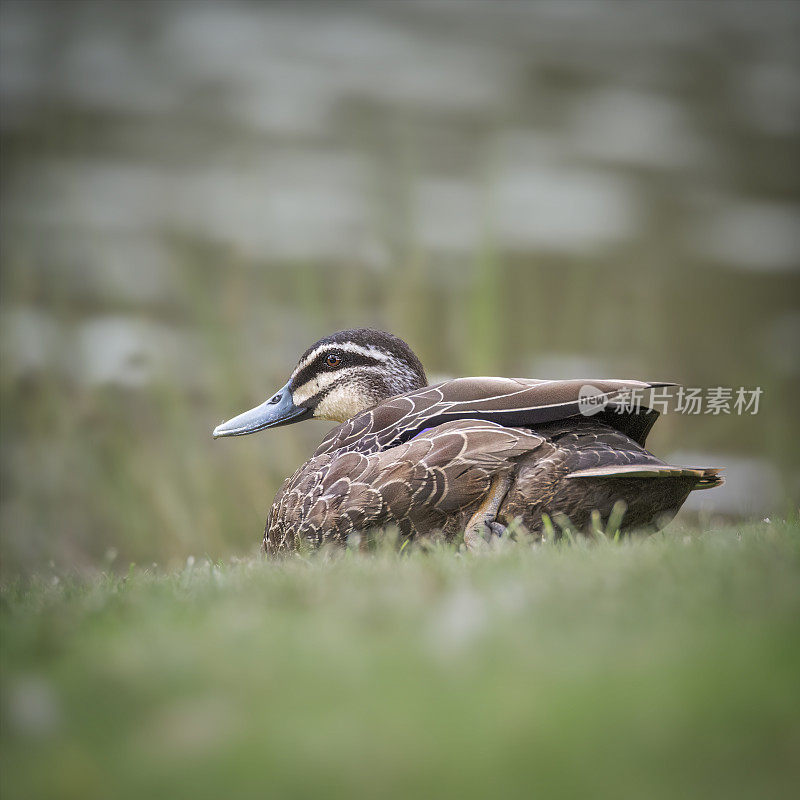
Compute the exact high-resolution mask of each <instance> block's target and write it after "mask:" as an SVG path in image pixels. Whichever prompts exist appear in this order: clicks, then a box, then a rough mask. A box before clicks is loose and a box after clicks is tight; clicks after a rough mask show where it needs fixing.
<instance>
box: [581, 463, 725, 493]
mask: <svg viewBox="0 0 800 800" xmlns="http://www.w3.org/2000/svg"><path fill="white" fill-rule="evenodd" d="M722 469H724V467H676V466H672V465H670V464H663V465H661V464H625V465H611V466H608V467H592V468H591V469H582V470H578V471H577V472H571V473H570V474H569V476H568V477H569V478H636V479H640V478H697V483H696V484H695V485H694V486H693V487H692V491H695V490H697V489H713V488H714V487H715V486H721V485H722V484H723V483H725V478H723V477H722V475H720V474H719V473H720V471H721V470H722Z"/></svg>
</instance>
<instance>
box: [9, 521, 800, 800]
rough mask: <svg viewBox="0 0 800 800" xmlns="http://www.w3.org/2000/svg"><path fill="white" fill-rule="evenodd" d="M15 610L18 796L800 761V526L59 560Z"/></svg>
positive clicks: (646, 774)
mask: <svg viewBox="0 0 800 800" xmlns="http://www.w3.org/2000/svg"><path fill="white" fill-rule="evenodd" d="M0 619H2V628H0V632H1V633H2V637H1V638H0V641H1V642H2V686H3V689H2V704H3V708H2V716H1V719H2V760H3V763H2V772H0V775H2V779H1V780H2V787H1V788H2V796H3V797H4V798H6V800H12V799H13V798H22V797H25V798H35V797H64V798H72V797H74V798H94V797H98V798H100V797H103V798H107V797H136V798H139V797H156V796H172V797H187V796H193V797H217V798H218V797H245V796H253V797H255V796H259V797H264V796H274V797H322V796H325V797H347V798H352V797H363V796H367V797H378V796H381V797H398V798H405V797H417V796H423V794H424V795H426V796H444V795H449V796H456V795H460V796H462V797H467V796H475V797H478V796H483V797H486V796H496V797H532V796H543V797H553V796H556V795H560V796H573V797H600V796H608V797H615V798H620V797H637V798H642V797H647V798H659V797H664V798H668V797H669V798H672V797H678V796H680V797H688V796H693V797H727V798H732V797H780V796H786V797H788V796H791V795H792V794H793V791H794V790H796V789H797V786H798V781H799V780H800V762H798V759H797V753H798V752H800V682H798V675H799V674H800V526H798V524H797V523H796V522H795V523H774V524H761V525H754V526H740V527H728V528H723V529H716V530H709V531H706V532H702V533H700V532H697V531H691V530H688V529H680V528H676V529H673V530H671V531H668V532H667V533H664V534H659V535H656V536H653V537H650V538H646V539H636V540H630V541H623V542H620V543H617V544H614V543H611V542H608V543H604V544H603V543H599V544H586V543H581V542H578V543H576V544H573V545H571V546H568V545H565V544H559V545H545V546H539V547H537V548H534V549H532V550H531V549H527V548H524V547H523V546H521V545H520V546H516V547H511V548H509V549H508V550H505V551H501V552H498V553H492V554H490V555H488V556H485V557H465V556H460V555H457V554H455V553H454V552H453V551H452V550H449V549H444V548H442V549H436V548H434V549H433V550H430V551H428V552H423V551H420V550H417V551H415V552H412V553H404V554H403V555H397V554H396V553H394V552H382V553H381V552H379V553H377V554H372V555H361V554H358V553H354V552H344V553H338V554H325V553H322V554H316V555H314V556H312V557H311V558H308V559H306V558H300V557H297V558H295V559H290V560H287V561H283V562H262V561H261V560H246V561H241V562H237V563H232V564H217V565H215V564H212V563H210V562H202V563H193V564H187V566H186V567H185V568H184V569H183V570H182V571H178V572H170V573H166V574H159V573H152V572H147V571H144V572H140V571H134V570H132V571H131V573H130V574H129V575H128V576H127V577H126V578H120V577H117V576H110V575H104V576H100V577H97V578H96V579H94V580H86V579H81V580H75V579H67V578H64V577H62V578H60V579H58V578H56V577H55V576H53V577H52V578H50V579H45V578H37V579H35V581H34V582H33V583H22V582H20V581H17V582H14V583H11V584H6V585H5V586H4V587H3V590H2V614H1V615H0ZM794 796H796V795H794Z"/></svg>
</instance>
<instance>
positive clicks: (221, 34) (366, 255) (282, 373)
mask: <svg viewBox="0 0 800 800" xmlns="http://www.w3.org/2000/svg"><path fill="white" fill-rule="evenodd" d="M0 8H1V14H2V17H1V19H0V23H1V24H0V98H1V101H2V109H1V110H2V114H1V115H0V158H1V159H2V163H1V165H0V166H1V167H2V197H1V202H2V206H1V208H0V211H1V212H2V213H1V216H0V257H1V258H2V287H1V288H2V297H1V300H0V314H1V316H0V336H1V337H2V338H1V339H0V345H1V350H0V357H1V358H2V362H1V364H2V377H1V378H0V393H1V396H2V417H1V419H0V425H1V430H0V433H1V435H2V473H1V478H2V487H1V488H2V498H1V502H2V505H1V507H0V515H1V516H0V523H1V524H2V540H1V541H2V544H1V549H0V559H1V561H0V563H1V564H2V570H3V574H4V575H5V576H6V577H8V576H9V575H14V574H18V573H30V572H31V571H38V570H49V569H54V568H55V569H61V568H68V569H91V568H97V567H101V568H105V567H107V566H111V567H112V568H114V569H127V568H128V564H129V563H130V562H136V563H137V564H141V565H145V566H147V565H149V564H151V563H153V562H156V563H158V564H160V565H161V564H163V565H166V564H170V563H173V562H178V561H180V562H182V561H185V560H186V558H187V556H188V555H192V554H193V555H195V556H202V555H208V556H209V557H211V558H213V559H216V558H221V557H226V556H231V555H234V554H245V553H249V552H251V551H253V550H254V549H255V548H256V547H257V545H258V542H259V540H260V535H261V530H262V529H263V522H264V519H265V517H266V513H267V509H268V508H269V505H270V503H271V499H272V496H273V494H274V492H275V491H276V489H277V488H278V486H279V484H280V482H281V481H282V480H283V478H284V477H285V476H286V475H288V474H289V473H290V472H292V471H293V470H294V469H295V467H296V466H297V465H298V464H299V463H300V462H302V461H303V460H304V459H305V458H307V457H308V455H309V454H310V453H311V451H312V450H313V448H314V446H315V444H316V443H317V442H318V441H319V439H321V438H322V436H323V435H324V433H325V430H326V427H325V425H324V424H321V423H306V424H304V425H300V426H296V427H288V428H281V429H279V430H276V431H271V432H269V433H266V434H262V435H260V436H253V437H246V438H243V439H234V440H225V441H220V442H213V441H212V439H211V435H210V434H211V429H212V428H213V427H214V426H215V425H216V424H217V423H219V422H220V421H221V420H223V419H227V418H229V417H230V416H232V415H233V414H235V413H238V412H240V411H242V410H244V409H246V408H249V407H251V406H253V405H256V404H257V403H260V402H261V401H262V400H263V399H265V398H266V397H267V396H268V395H269V394H271V393H272V391H273V390H274V389H276V388H277V387H279V386H281V385H282V384H283V383H284V382H285V380H286V378H287V376H288V374H289V372H290V370H291V369H292V367H293V365H294V363H295V361H296V359H297V357H298V355H299V354H300V353H301V352H302V351H303V350H304V349H305V348H306V347H307V346H308V345H309V344H311V343H312V342H313V341H315V340H316V339H318V338H319V337H321V336H323V335H325V334H327V333H330V332H331V331H333V330H337V329H340V328H345V327H355V326H360V325H370V326H375V327H380V328H384V329H386V330H390V331H392V332H394V333H396V334H398V335H400V336H402V337H403V338H405V339H407V340H408V341H409V343H410V344H411V345H412V347H413V348H414V349H415V350H416V351H417V352H418V354H419V355H420V357H421V358H422V360H423V362H424V363H425V365H426V367H427V369H428V372H429V375H430V376H431V377H432V378H436V377H441V376H446V375H464V374H499V375H514V376H530V377H541V378H546V377H548V378H559V377H591V376H614V377H624V378H642V379H663V380H673V381H678V382H681V383H684V384H686V385H688V386H697V387H713V386H729V387H733V388H734V389H736V388H738V387H739V386H746V387H751V388H752V387H756V386H760V387H762V388H763V390H764V394H763V396H762V398H761V404H760V408H759V413H758V414H757V415H755V416H749V415H748V416H737V415H735V414H733V415H730V416H688V415H678V414H668V415H666V416H665V417H664V418H663V419H662V421H661V422H660V423H659V425H657V426H656V428H655V431H654V433H653V435H652V437H651V440H650V444H651V445H652V449H653V450H655V452H657V453H658V454H659V455H662V456H672V457H674V458H679V459H681V460H683V461H684V462H688V463H692V462H699V463H703V464H709V465H725V466H727V468H728V483H727V484H726V486H725V487H723V488H722V489H719V490H715V491H713V492H703V493H698V496H697V498H696V499H695V498H693V499H692V501H691V503H690V504H689V507H688V511H687V512H684V515H686V514H688V515H691V514H692V513H695V514H696V513H700V514H711V515H724V516H726V517H731V518H758V517H763V516H768V515H775V514H783V513H786V512H787V511H788V510H790V509H791V508H792V507H793V505H795V504H796V503H797V500H798V493H799V490H798V486H799V485H800V456H798V452H797V451H798V438H800V437H798V421H797V407H798V402H797V397H798V390H799V389H800V355H799V354H800V347H799V346H798V342H800V271H799V270H800V226H799V225H798V208H799V207H800V204H799V201H798V188H800V163H798V161H799V160H800V159H799V158H798V153H799V150H798V142H799V136H800V92H799V91H798V87H799V86H800V83H799V82H798V78H799V77H800V64H799V63H798V57H797V53H798V47H797V45H798V28H800V5H798V4H797V3H794V2H772V1H770V0H767V1H765V2H758V3H755V2H724V3H723V2H708V3H700V2H685V3H684V2H640V3H628V2H621V3H620V2H611V1H610V0H591V2H580V1H579V0H570V2H525V3H523V2H513V1H511V0H505V2H499V3H498V2H461V3H455V2H446V1H439V2H435V1H431V2H370V3H366V2H353V3H349V2H337V3H332V2H330V3H327V2H323V3H313V2H303V3H294V4H289V3H274V4H268V3H237V2H226V3H211V2H209V3H204V2H179V1H178V0H175V1H174V2H155V1H151V2H139V3H134V2H118V3H83V2H66V1H64V0H60V1H59V2H52V3H49V2H38V1H33V0H28V1H27V2H3V3H2V6H1V7H0Z"/></svg>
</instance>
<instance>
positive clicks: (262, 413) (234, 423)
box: [213, 383, 311, 439]
mask: <svg viewBox="0 0 800 800" xmlns="http://www.w3.org/2000/svg"><path fill="white" fill-rule="evenodd" d="M310 415H311V409H310V408H304V407H303V406H296V405H295V404H294V403H293V402H292V393H291V392H290V391H289V384H288V383H287V384H286V386H284V387H283V388H282V389H279V390H278V391H277V392H276V393H275V394H274V395H273V396H272V397H271V398H270V399H269V400H267V401H266V402H265V403H262V404H261V405H260V406H256V407H255V408H251V409H250V410H249V411H245V412H243V413H242V414H239V415H238V416H236V417H234V418H233V419H229V420H228V421H227V422H223V423H222V424H221V425H217V427H216V428H214V433H213V436H214V438H215V439H219V438H221V437H223V436H246V435H247V434H248V433H256V432H257V431H263V430H264V429H265V428H276V427H278V426H279V425H288V424H289V423H291V422H299V421H300V420H301V419H305V418H306V417H308V416H310Z"/></svg>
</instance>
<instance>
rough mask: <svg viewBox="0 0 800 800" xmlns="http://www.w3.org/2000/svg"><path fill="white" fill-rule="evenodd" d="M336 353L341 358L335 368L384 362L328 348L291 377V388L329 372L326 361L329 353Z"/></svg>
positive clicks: (365, 365) (360, 354)
mask: <svg viewBox="0 0 800 800" xmlns="http://www.w3.org/2000/svg"><path fill="white" fill-rule="evenodd" d="M332 354H333V355H337V356H339V358H341V359H342V360H341V362H340V363H339V364H337V365H336V369H344V368H345V367H376V366H377V367H383V366H385V362H384V361H382V360H381V359H379V358H375V357H373V356H367V355H364V354H363V353H348V352H347V351H342V350H328V351H326V352H324V353H320V354H319V355H318V356H317V357H316V358H315V359H314V360H313V361H312V362H311V363H310V364H307V365H306V366H305V367H303V369H301V370H300V372H298V373H297V375H295V376H294V378H293V379H292V388H295V389H296V388H297V387H299V386H303V384H305V383H308V381H310V380H312V379H313V378H315V377H316V376H317V375H320V374H321V373H329V372H330V371H331V367H330V366H329V365H328V364H327V363H326V359H327V358H328V356H329V355H332Z"/></svg>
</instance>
